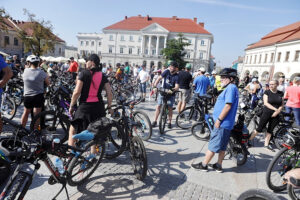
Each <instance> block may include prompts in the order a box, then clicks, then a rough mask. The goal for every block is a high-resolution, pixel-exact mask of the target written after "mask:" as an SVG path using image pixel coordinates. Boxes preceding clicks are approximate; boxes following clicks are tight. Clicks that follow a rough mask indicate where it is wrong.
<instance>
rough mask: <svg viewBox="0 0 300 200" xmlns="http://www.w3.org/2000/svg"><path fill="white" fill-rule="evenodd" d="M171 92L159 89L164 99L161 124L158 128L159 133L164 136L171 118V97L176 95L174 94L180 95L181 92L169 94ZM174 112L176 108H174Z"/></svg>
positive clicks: (161, 109)
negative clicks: (168, 120)
mask: <svg viewBox="0 0 300 200" xmlns="http://www.w3.org/2000/svg"><path fill="white" fill-rule="evenodd" d="M169 91H170V90H169V89H163V88H160V89H158V92H159V94H160V95H161V96H162V98H163V103H162V105H161V108H160V116H159V123H158V128H159V133H160V134H164V133H165V127H166V123H167V119H168V117H169V106H168V105H169V104H170V103H171V101H170V100H168V99H169V98H170V97H172V96H173V95H174V93H175V94H176V93H178V92H179V91H174V92H173V93H171V94H170V93H168V92H169ZM172 109H173V110H174V109H175V108H172Z"/></svg>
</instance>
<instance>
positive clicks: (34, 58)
mask: <svg viewBox="0 0 300 200" xmlns="http://www.w3.org/2000/svg"><path fill="white" fill-rule="evenodd" d="M26 61H27V62H30V63H33V62H40V58H39V57H38V56H35V55H30V56H28V57H27V58H26Z"/></svg>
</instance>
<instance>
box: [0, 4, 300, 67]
mask: <svg viewBox="0 0 300 200" xmlns="http://www.w3.org/2000/svg"><path fill="white" fill-rule="evenodd" d="M0 7H2V8H4V9H5V10H6V11H7V12H8V14H9V15H10V16H12V17H13V18H14V19H16V20H23V21H26V20H27V16H25V15H24V12H23V9H24V8H26V9H27V10H29V11H30V12H31V13H34V14H35V15H36V16H37V18H38V19H44V20H49V21H50V22H51V23H52V25H53V32H54V33H55V34H57V35H58V36H59V37H60V38H62V39H63V40H65V41H66V42H67V45H73V46H76V47H77V38H76V34H77V33H95V32H97V33H101V32H102V29H103V28H104V27H106V26H109V25H111V24H114V23H116V22H118V21H121V20H123V19H124V17H125V16H128V17H130V16H137V15H139V14H141V15H142V16H146V15H149V16H152V17H172V16H177V17H179V18H190V19H193V18H194V17H197V19H198V22H204V23H205V29H206V30H207V31H209V32H210V33H212V34H213V36H214V43H213V44H212V55H213V56H214V57H215V62H216V63H217V65H218V66H223V67H228V66H231V65H232V62H233V61H234V60H236V59H237V58H238V56H243V55H244V54H245V53H244V49H245V48H246V47H247V45H249V44H251V43H254V42H257V41H259V40H260V38H262V37H263V36H264V35H266V34H268V33H269V32H271V31H272V30H274V29H276V28H279V27H282V26H286V25H289V24H292V23H295V22H298V21H300V0H176V1H175V0H147V1H145V0H0Z"/></svg>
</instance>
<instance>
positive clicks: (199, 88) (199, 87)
mask: <svg viewBox="0 0 300 200" xmlns="http://www.w3.org/2000/svg"><path fill="white" fill-rule="evenodd" d="M194 85H195V86H196V88H195V93H198V94H199V95H200V96H202V95H204V94H206V90H207V88H208V86H209V79H208V78H207V77H206V76H204V75H200V76H197V78H196V79H195V80H194Z"/></svg>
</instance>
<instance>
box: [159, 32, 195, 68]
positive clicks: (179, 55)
mask: <svg viewBox="0 0 300 200" xmlns="http://www.w3.org/2000/svg"><path fill="white" fill-rule="evenodd" d="M186 41H187V39H186V38H185V37H183V34H182V33H179V34H178V39H171V40H168V41H167V46H166V48H164V49H163V50H162V53H163V55H164V57H165V59H166V62H167V61H168V60H172V61H176V62H177V63H178V65H179V67H180V68H183V67H184V66H185V64H186V62H185V61H184V56H185V55H186V52H185V50H184V49H185V47H186V46H189V45H190V43H189V42H186Z"/></svg>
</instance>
